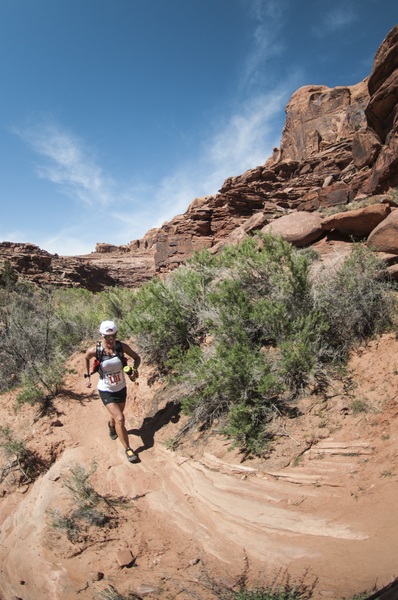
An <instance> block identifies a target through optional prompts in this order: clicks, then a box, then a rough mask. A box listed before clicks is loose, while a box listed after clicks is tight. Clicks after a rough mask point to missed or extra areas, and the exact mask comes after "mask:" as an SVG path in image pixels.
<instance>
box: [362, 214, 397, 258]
mask: <svg viewBox="0 0 398 600" xmlns="http://www.w3.org/2000/svg"><path fill="white" fill-rule="evenodd" d="M368 245H369V246H373V247H374V248H376V250H379V251H380V252H390V253H391V254H398V210H394V211H393V212H392V213H391V214H390V215H389V216H388V217H387V218H386V219H385V220H384V221H382V222H381V223H380V224H379V225H378V226H377V227H376V228H375V229H374V230H373V231H372V233H371V234H370V236H369V237H368Z"/></svg>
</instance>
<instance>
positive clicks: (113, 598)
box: [96, 585, 142, 600]
mask: <svg viewBox="0 0 398 600" xmlns="http://www.w3.org/2000/svg"><path fill="white" fill-rule="evenodd" d="M96 596H97V598H98V600H142V599H141V596H138V595H137V594H135V593H134V592H128V593H127V596H124V595H122V594H119V592H118V591H117V590H116V588H114V587H113V586H112V585H108V587H107V588H106V589H105V590H97V592H96Z"/></svg>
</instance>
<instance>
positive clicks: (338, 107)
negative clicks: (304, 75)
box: [271, 79, 369, 161]
mask: <svg viewBox="0 0 398 600" xmlns="http://www.w3.org/2000/svg"><path fill="white" fill-rule="evenodd" d="M368 100H369V95H368V90H367V81H366V79H365V80H364V81H362V82H361V83H358V84H357V85H355V86H351V87H336V88H328V87H326V86H324V85H318V86H311V85H307V86H304V87H302V88H300V89H299V90H298V91H297V92H295V93H294V94H293V96H292V97H291V99H290V102H289V103H288V105H287V106H286V123H285V127H284V129H283V133H282V144H281V148H280V156H281V158H282V160H289V159H290V160H300V161H301V160H303V159H305V158H307V157H308V156H310V155H311V154H316V153H317V152H319V151H320V150H324V149H325V148H327V147H329V146H330V145H331V144H336V143H337V142H339V141H341V140H342V139H344V138H346V137H351V136H352V134H353V132H354V131H355V129H356V128H359V127H363V126H365V125H366V118H365V107H366V105H367V103H368ZM271 160H272V159H271Z"/></svg>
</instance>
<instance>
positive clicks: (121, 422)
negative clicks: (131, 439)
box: [113, 413, 125, 427]
mask: <svg viewBox="0 0 398 600" xmlns="http://www.w3.org/2000/svg"><path fill="white" fill-rule="evenodd" d="M113 418H114V419H115V423H116V426H119V427H123V426H124V422H125V419H124V414H123V413H121V414H120V415H117V416H115V417H113Z"/></svg>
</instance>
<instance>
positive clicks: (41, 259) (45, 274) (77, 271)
mask: <svg viewBox="0 0 398 600" xmlns="http://www.w3.org/2000/svg"><path fill="white" fill-rule="evenodd" d="M5 261H8V262H9V263H10V264H11V266H12V267H13V268H14V269H15V270H16V271H17V272H18V273H20V274H21V275H22V276H23V277H24V278H25V279H28V280H29V281H31V282H32V283H35V284H37V285H39V286H46V285H51V286H53V287H57V288H67V287H84V288H86V289H88V290H90V291H92V292H98V291H101V290H103V289H105V288H106V287H113V286H116V285H119V286H125V287H136V286H138V285H141V284H142V283H143V282H145V281H148V280H149V279H151V278H152V277H153V275H154V274H155V269H154V261H153V252H152V254H151V253H148V252H146V253H144V254H143V253H139V252H137V253H136V254H134V255H132V254H126V255H120V254H119V253H116V254H105V255H104V254H91V255H88V256H73V257H68V256H65V257H61V256H58V254H49V253H48V252H46V251H45V250H41V249H40V248H39V247H38V246H34V245H33V244H17V243H11V242H3V243H0V266H1V264H2V263H3V264H4V262H5Z"/></svg>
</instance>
